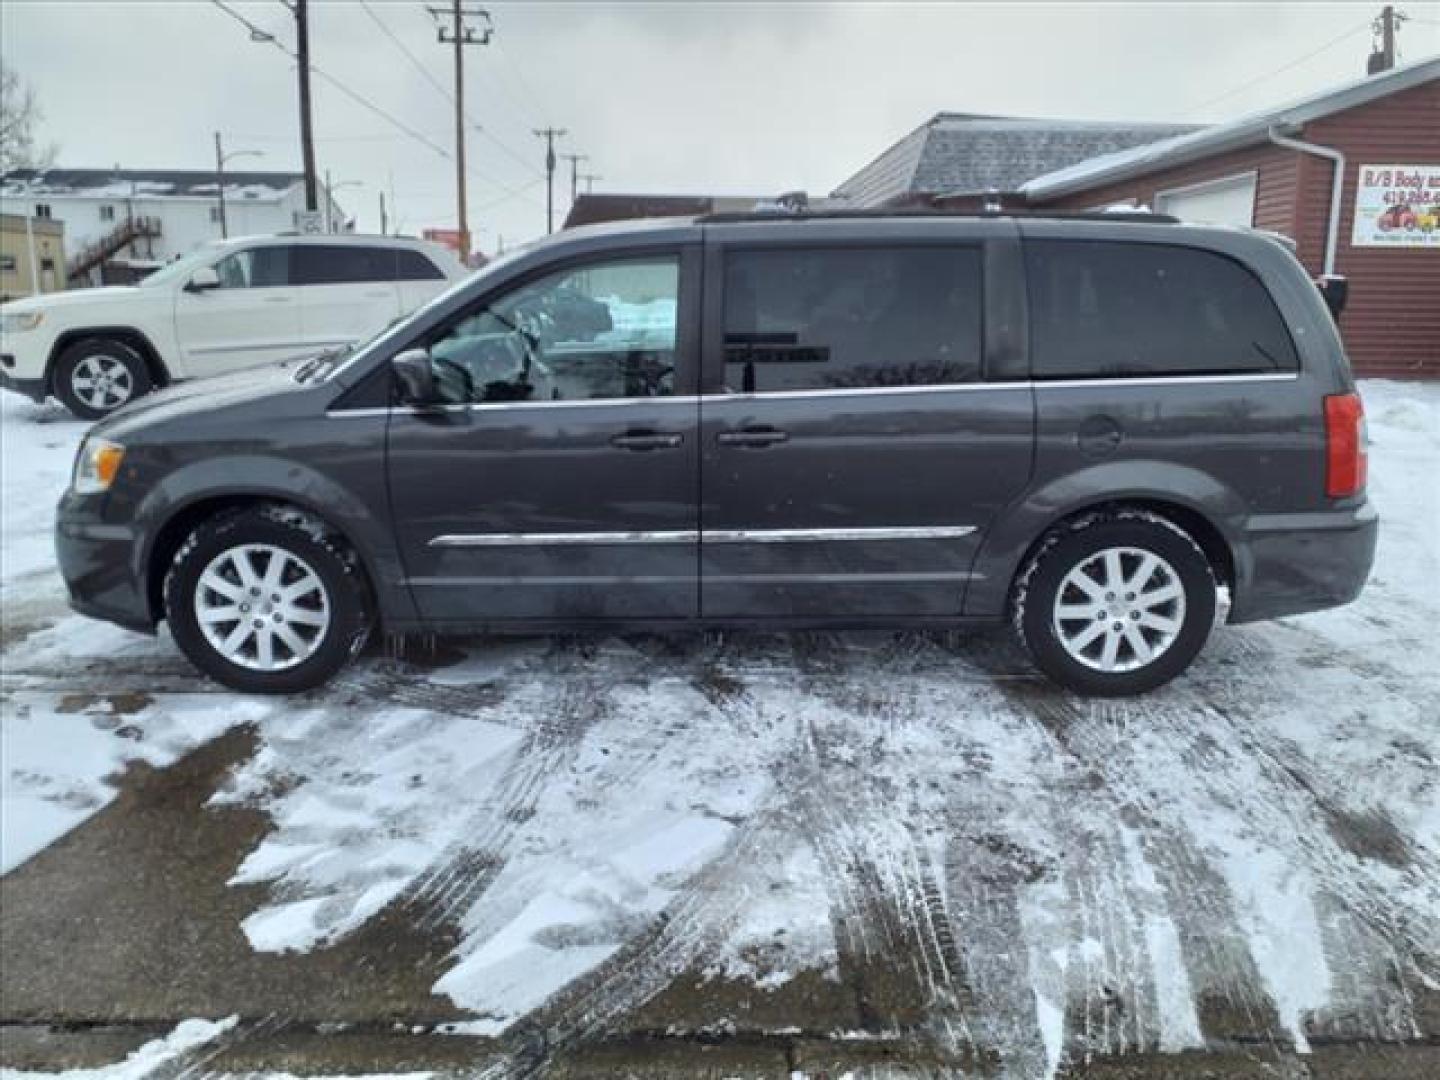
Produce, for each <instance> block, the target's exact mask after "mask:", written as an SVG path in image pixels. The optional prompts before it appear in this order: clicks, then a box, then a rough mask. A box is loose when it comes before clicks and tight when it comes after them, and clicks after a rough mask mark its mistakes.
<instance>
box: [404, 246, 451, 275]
mask: <svg viewBox="0 0 1440 1080" xmlns="http://www.w3.org/2000/svg"><path fill="white" fill-rule="evenodd" d="M444 277H445V275H444V274H442V273H441V272H440V268H439V267H438V266H436V265H435V264H434V263H433V262H431V261H430V260H429V259H427V258H426V257H425V256H424V255H422V254H420V252H418V251H409V250H407V249H404V248H401V249H398V250H397V251H396V252H395V280H396V281H439V280H443V279H444Z"/></svg>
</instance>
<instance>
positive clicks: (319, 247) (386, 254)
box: [295, 244, 396, 285]
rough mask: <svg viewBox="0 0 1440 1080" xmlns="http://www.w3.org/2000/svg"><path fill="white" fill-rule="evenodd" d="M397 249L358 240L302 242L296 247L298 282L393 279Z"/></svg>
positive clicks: (324, 283) (296, 280)
mask: <svg viewBox="0 0 1440 1080" xmlns="http://www.w3.org/2000/svg"><path fill="white" fill-rule="evenodd" d="M395 251H396V249H395V248H376V247H361V246H359V245H357V244H301V245H299V246H297V247H296V248H295V263H296V270H295V283H296V284H297V285H359V284H363V283H373V282H377V281H385V282H389V281H394V280H395Z"/></svg>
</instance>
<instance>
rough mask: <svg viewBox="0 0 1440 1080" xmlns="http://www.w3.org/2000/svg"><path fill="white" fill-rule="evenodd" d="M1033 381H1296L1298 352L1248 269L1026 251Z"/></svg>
mask: <svg viewBox="0 0 1440 1080" xmlns="http://www.w3.org/2000/svg"><path fill="white" fill-rule="evenodd" d="M1025 267H1026V276H1027V278H1028V286H1029V296H1030V320H1031V371H1032V373H1033V376H1034V377H1035V378H1036V379H1083V378H1142V377H1145V376H1157V375H1227V374H1256V373H1274V372H1293V371H1296V370H1298V369H1299V360H1298V357H1297V355H1296V352H1295V343H1294V341H1293V340H1292V339H1291V337H1290V332H1289V330H1288V328H1287V327H1286V326H1285V320H1284V319H1283V317H1282V316H1281V314H1280V311H1279V309H1278V308H1276V306H1275V301H1274V300H1273V299H1272V298H1271V296H1270V293H1269V292H1268V291H1267V290H1266V288H1265V286H1264V285H1263V284H1262V283H1261V282H1260V279H1259V278H1257V277H1256V276H1255V275H1254V274H1253V273H1252V272H1251V271H1250V270H1249V269H1247V268H1246V267H1245V266H1243V265H1241V264H1240V263H1239V262H1236V261H1235V260H1234V259H1231V258H1228V257H1227V256H1224V255H1220V254H1217V253H1215V252H1213V251H1204V250H1201V249H1198V248H1189V247H1181V246H1178V245H1168V244H1138V243H1126V242H1124V241H1093V240H1045V241H1029V242H1027V243H1026V246H1025Z"/></svg>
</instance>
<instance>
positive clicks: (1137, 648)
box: [1012, 510, 1216, 697]
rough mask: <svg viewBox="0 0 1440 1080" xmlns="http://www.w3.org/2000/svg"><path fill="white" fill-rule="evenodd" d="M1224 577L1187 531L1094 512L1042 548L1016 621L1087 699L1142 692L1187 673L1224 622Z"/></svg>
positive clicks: (1051, 670)
mask: <svg viewBox="0 0 1440 1080" xmlns="http://www.w3.org/2000/svg"><path fill="white" fill-rule="evenodd" d="M1215 603H1216V588H1215V576H1214V573H1213V571H1212V570H1211V568H1210V561H1209V559H1207V558H1206V556H1205V552H1204V551H1203V550H1201V548H1200V546H1199V545H1198V544H1197V543H1195V541H1194V540H1193V539H1191V537H1190V536H1189V535H1188V534H1187V533H1186V532H1185V531H1184V530H1183V529H1181V528H1180V527H1179V526H1177V525H1175V524H1174V523H1173V522H1171V521H1169V520H1167V519H1166V518H1163V517H1161V516H1160V515H1158V514H1152V513H1148V512H1145V511H1138V510H1137V511H1120V512H1117V513H1113V514H1105V515H1093V516H1090V517H1086V518H1082V519H1080V520H1077V521H1074V522H1070V523H1068V524H1066V525H1063V526H1061V527H1059V528H1057V529H1055V530H1054V531H1052V532H1051V533H1050V534H1049V535H1047V536H1046V537H1045V539H1044V540H1043V541H1042V542H1041V544H1040V545H1039V547H1038V548H1037V549H1036V551H1035V553H1034V554H1033V555H1032V556H1031V558H1030V559H1029V561H1028V562H1027V563H1026V566H1025V568H1024V570H1023V571H1022V572H1021V574H1020V576H1019V578H1018V579H1017V580H1016V586H1015V593H1014V597H1013V601H1012V622H1013V624H1014V627H1015V630H1016V632H1017V634H1018V635H1019V637H1020V639H1021V641H1022V642H1023V644H1024V645H1025V647H1026V648H1027V649H1028V650H1029V652H1030V655H1031V656H1032V657H1033V658H1034V660H1035V664H1036V666H1037V667H1039V668H1040V670H1041V671H1043V672H1044V673H1045V674H1046V675H1048V676H1049V677H1050V678H1051V679H1053V680H1054V681H1055V682H1057V683H1059V684H1060V685H1062V686H1065V687H1067V688H1069V689H1071V690H1076V691H1078V692H1080V693H1083V694H1093V695H1098V696H1106V697H1112V696H1113V697H1118V696H1125V695H1129V694H1141V693H1144V692H1146V691H1147V690H1153V689H1155V688H1156V687H1158V686H1162V685H1164V684H1165V683H1167V682H1169V681H1170V680H1171V679H1173V678H1175V676H1177V675H1179V674H1180V673H1181V672H1182V671H1184V670H1185V669H1186V668H1187V667H1189V666H1190V662H1191V661H1192V660H1194V659H1195V656H1196V654H1197V653H1199V651H1200V649H1201V648H1202V647H1203V646H1204V644H1205V639H1206V638H1207V637H1208V636H1209V633H1210V628H1211V625H1212V624H1213V622H1214V620H1215Z"/></svg>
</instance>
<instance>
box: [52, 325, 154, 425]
mask: <svg viewBox="0 0 1440 1080" xmlns="http://www.w3.org/2000/svg"><path fill="white" fill-rule="evenodd" d="M53 386H54V390H55V396H56V397H58V398H59V399H60V400H61V401H63V402H64V403H65V407H66V408H67V409H69V410H70V411H71V412H72V413H74V414H75V415H76V416H78V417H80V418H81V419H83V420H99V419H100V418H101V417H103V416H108V415H109V414H110V413H112V412H114V411H115V410H116V409H118V408H120V406H121V405H124V404H127V403H128V402H131V401H134V400H135V399H136V398H137V397H140V396H141V395H142V394H148V393H149V392H150V386H151V383H150V369H149V368H147V367H146V366H145V358H144V357H143V356H141V355H140V354H139V353H138V352H136V351H135V350H134V349H133V348H131V347H130V346H129V345H126V344H125V343H124V342H123V341H116V340H115V339H113V338H89V339H87V340H85V341H77V342H76V343H75V344H73V345H70V346H68V347H67V348H66V349H65V351H64V352H62V353H61V354H60V356H59V359H57V360H56V362H55V376H54V380H53Z"/></svg>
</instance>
